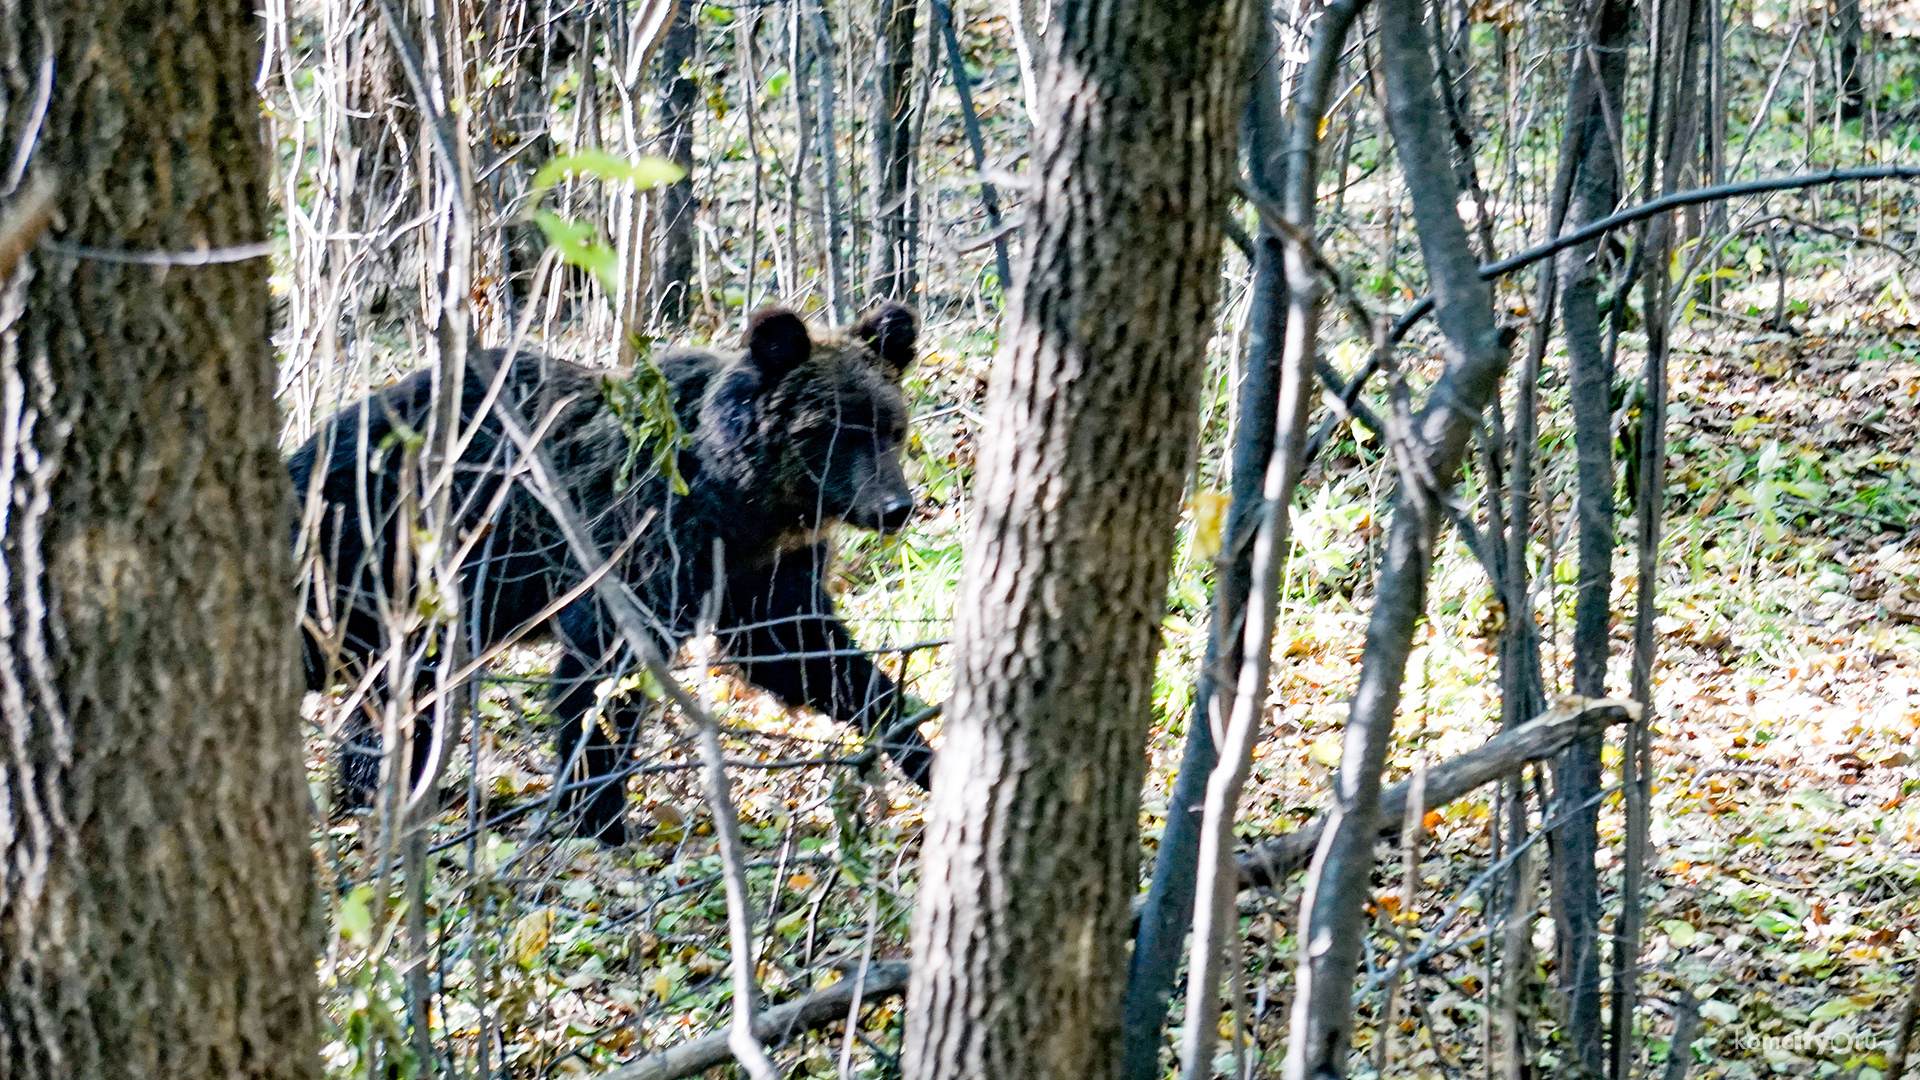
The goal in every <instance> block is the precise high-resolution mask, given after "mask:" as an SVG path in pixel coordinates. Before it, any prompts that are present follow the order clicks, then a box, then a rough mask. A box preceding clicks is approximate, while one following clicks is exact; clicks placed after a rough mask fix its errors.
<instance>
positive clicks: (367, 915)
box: [340, 885, 373, 942]
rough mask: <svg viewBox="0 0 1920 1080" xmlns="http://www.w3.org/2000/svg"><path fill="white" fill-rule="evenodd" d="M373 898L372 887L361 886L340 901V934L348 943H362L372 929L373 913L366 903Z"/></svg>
mask: <svg viewBox="0 0 1920 1080" xmlns="http://www.w3.org/2000/svg"><path fill="white" fill-rule="evenodd" d="M372 898H373V886H371V885H362V886H360V887H359V888H357V889H355V890H353V891H352V892H350V893H348V894H347V895H346V898H345V899H343V900H341V901H340V932H341V933H342V934H345V935H346V937H347V940H348V941H353V942H364V941H366V940H367V933H368V931H370V930H372V929H373V912H372V910H371V909H370V908H369V907H368V906H367V901H369V900H371V899H372Z"/></svg>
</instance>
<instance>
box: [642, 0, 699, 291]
mask: <svg viewBox="0 0 1920 1080" xmlns="http://www.w3.org/2000/svg"><path fill="white" fill-rule="evenodd" d="M698 7H699V5H698V4H695V3H692V2H691V0H683V2H682V3H680V4H679V5H678V6H677V10H675V11H674V13H673V21H672V22H671V23H669V24H668V25H667V32H666V34H665V36H664V37H662V38H661V41H660V53H659V61H658V62H659V65H660V67H659V79H660V85H661V87H662V88H663V93H662V101H661V107H660V149H659V154H660V156H661V157H664V158H666V159H667V160H669V161H671V162H673V163H674V164H675V165H678V166H680V169H681V172H682V173H683V174H684V175H682V176H681V178H680V179H678V180H676V181H674V182H673V183H671V184H668V185H667V186H666V187H663V188H661V189H660V192H659V195H658V196H657V197H658V198H659V200H660V202H659V207H660V261H659V263H658V264H657V265H658V269H657V270H655V271H654V279H653V309H654V311H655V312H656V313H657V314H658V316H659V318H661V319H662V320H664V321H665V322H667V323H668V324H670V325H674V326H679V325H684V324H685V323H686V321H687V319H688V317H689V316H691V315H692V314H693V270H694V267H693V263H694V257H693V243H694V235H693V228H694V201H693V116H694V110H695V109H697V108H699V105H700V84H699V83H698V82H696V81H695V80H694V78H693V77H692V76H691V75H688V74H687V73H686V71H685V67H686V64H687V61H689V60H691V59H693V51H694V46H695V44H696V42H695V40H694V22H693V20H694V14H695V11H696V9H697V8H698Z"/></svg>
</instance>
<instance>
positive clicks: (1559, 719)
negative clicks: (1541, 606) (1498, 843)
mask: <svg viewBox="0 0 1920 1080" xmlns="http://www.w3.org/2000/svg"><path fill="white" fill-rule="evenodd" d="M1639 714H1640V706H1639V705H1638V704H1637V703H1635V702H1631V701H1620V700H1616V699H1614V698H1582V697H1574V696H1573V695H1567V696H1565V697H1562V698H1560V699H1559V700H1558V701H1556V702H1554V704H1553V707H1552V708H1550V709H1548V710H1547V711H1546V712H1544V713H1542V714H1541V715H1539V716H1538V717H1535V718H1534V719H1533V720H1531V721H1528V722H1527V723H1525V724H1522V725H1521V726H1519V727H1517V728H1510V729H1508V730H1506V731H1503V732H1501V733H1500V734H1498V735H1495V736H1494V737H1493V738H1491V739H1488V740H1487V741H1486V742H1485V743H1483V744H1481V745H1480V746H1479V747H1477V748H1475V749H1473V750H1469V751H1467V752H1466V753H1464V754H1461V755H1459V756H1458V757H1454V758H1449V759H1448V760H1446V761H1443V762H1441V763H1440V764H1438V765H1435V766H1433V767H1432V768H1430V769H1428V770H1427V784H1426V796H1425V804H1426V808H1427V809H1428V810H1435V809H1438V808H1440V807H1442V806H1445V805H1446V804H1448V803H1450V802H1452V801H1453V800H1455V799H1458V798H1460V797H1461V796H1463V795H1466V794H1467V793H1469V792H1471V791H1474V790H1475V789H1477V788H1481V787H1484V786H1486V785H1487V784H1491V783H1493V782H1494V781H1495V780H1499V779H1501V778H1502V777H1506V776H1511V775H1513V774H1514V773H1516V772H1519V771H1520V769H1521V767H1522V766H1524V765H1526V764H1527V763H1528V762H1530V761H1540V760H1543V759H1545V758H1550V757H1552V756H1553V755H1555V754H1557V753H1559V752H1560V751H1561V750H1564V749H1566V747H1567V746H1568V745H1569V744H1570V743H1572V742H1573V740H1575V739H1578V738H1580V737H1582V736H1585V735H1591V734H1594V733H1596V732H1600V731H1604V730H1606V729H1607V728H1608V727H1611V726H1612V725H1614V724H1622V723H1626V722H1627V721H1629V720H1632V719H1636V718H1637V717H1638V716H1639ZM1411 790H1412V789H1411V785H1410V784H1409V783H1400V784H1395V785H1394V786H1392V787H1390V788H1387V789H1386V790H1384V791H1382V792H1381V793H1380V815H1379V820H1380V821H1383V822H1387V823H1388V824H1387V825H1386V826H1385V827H1384V828H1383V829H1382V830H1381V833H1380V835H1381V836H1383V837H1386V836H1393V835H1395V834H1397V833H1398V832H1399V829H1400V819H1401V818H1402V817H1403V816H1404V815H1405V813H1406V807H1407V800H1408V797H1409V795H1410V794H1411ZM1326 826H1327V817H1326V816H1322V817H1320V818H1319V819H1317V820H1315V821H1314V822H1313V823H1311V824H1309V825H1306V826H1304V827H1302V828H1301V829H1299V830H1297V831H1295V832H1290V833H1288V834H1286V835H1285V836H1278V837H1275V838H1274V839H1272V840H1268V841H1266V842H1265V843H1263V844H1260V845H1259V846H1257V847H1255V848H1253V849H1252V850H1250V851H1246V852H1243V853H1241V855H1240V856H1239V864H1240V886H1241V887H1242V888H1272V887H1274V886H1276V885H1280V884H1283V883H1285V881H1286V880H1287V878H1289V877H1291V876H1292V875H1293V874H1294V873H1295V872H1297V871H1298V870H1300V869H1301V868H1302V867H1304V866H1306V865H1307V861H1308V860H1309V859H1311V858H1313V852H1314V849H1315V848H1317V847H1318V846H1319V845H1320V835H1321V833H1323V832H1325V831H1326Z"/></svg>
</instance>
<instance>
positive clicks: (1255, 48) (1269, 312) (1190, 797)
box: [1122, 11, 1288, 1080]
mask: <svg viewBox="0 0 1920 1080" xmlns="http://www.w3.org/2000/svg"><path fill="white" fill-rule="evenodd" d="M1272 39H1273V33H1272V24H1271V22H1270V21H1269V20H1268V18H1267V17H1266V13H1265V12H1264V11H1263V12H1261V13H1260V14H1259V15H1258V16H1257V17H1256V18H1255V20H1254V33H1253V35H1252V37H1251V39H1250V41H1249V43H1248V44H1249V48H1248V50H1247V59H1246V68H1247V71H1248V75H1249V89H1250V90H1251V93H1250V94H1249V95H1248V97H1247V103H1246V110H1245V113H1244V115H1243V117H1242V120H1241V142H1242V144H1243V145H1244V147H1245V149H1246V153H1247V162H1248V172H1249V174H1250V176H1251V180H1252V183H1253V184H1254V185H1255V186H1257V187H1259V188H1260V189H1261V190H1262V192H1263V194H1265V195H1266V196H1267V198H1268V199H1269V200H1271V201H1272V202H1274V203H1276V204H1278V203H1282V202H1283V201H1284V199H1285V195H1284V193H1283V192H1284V178H1285V175H1286V158H1285V146H1286V134H1287V126H1286V122H1285V117H1284V115H1283V113H1282V111H1281V101H1280V93H1281V89H1280V71H1279V67H1280V65H1279V64H1277V63H1272V62H1269V57H1271V56H1272V54H1273V46H1272ZM1283 260H1284V253H1283V250H1282V244H1281V240H1280V234H1279V232H1278V231H1277V230H1276V229H1275V227H1274V224H1273V223H1272V222H1265V221H1263V222H1262V223H1261V227H1260V234H1259V237H1258V239H1257V241H1256V242H1255V246H1254V257H1253V295H1252V297H1251V298H1250V300H1249V302H1248V310H1247V356H1246V365H1245V370H1244V373H1243V374H1242V376H1241V380H1240V388H1239V406H1240V407H1239V410H1238V413H1237V417H1238V418H1237V420H1236V421H1235V423H1234V438H1233V458H1232V475H1231V477H1230V479H1229V484H1230V488H1229V490H1230V491H1231V501H1230V502H1229V504H1228V508H1227V528H1226V533H1225V537H1226V539H1225V542H1224V543H1223V544H1222V545H1221V549H1220V556H1219V560H1218V562H1217V565H1216V567H1215V571H1214V584H1213V615H1212V626H1211V629H1210V630H1209V632H1208V634H1207V649H1206V655H1205V657H1204V658H1203V659H1202V660H1201V663H1200V666H1199V668H1198V669H1196V670H1195V671H1194V679H1193V706H1192V708H1191V710H1190V711H1189V712H1188V714H1187V737H1186V742H1185V744H1184V745H1183V746H1182V748H1181V751H1180V755H1181V756H1180V771H1179V774H1178V775H1177V776H1176V777H1175V778H1174V783H1173V790H1172V791H1171V792H1169V793H1168V797H1167V824H1166V829H1165V830H1164V831H1163V832H1162V834H1161V837H1160V849H1159V852H1158V853H1157V854H1156V855H1155V857H1154V863H1153V883H1152V884H1151V885H1150V886H1149V887H1148V890H1147V899H1146V904H1145V906H1144V907H1143V908H1142V909H1141V911H1140V925H1139V928H1138V930H1137V931H1136V932H1135V936H1134V941H1133V956H1132V958H1131V960H1130V962H1129V967H1128V972H1127V994H1126V1001H1125V1004H1124V1006H1123V1012H1122V1020H1123V1026H1124V1028H1125V1029H1126V1040H1127V1043H1126V1064H1125V1067H1124V1075H1125V1076H1126V1077H1127V1078H1128V1080H1156V1078H1158V1077H1159V1076H1160V1075H1161V1074H1162V1071H1163V1070H1162V1069H1161V1067H1160V1048H1161V1044H1162V1043H1163V1042H1164V1041H1165V1040H1164V1035H1165V1029H1166V1023H1167V1004H1168V1002H1169V1001H1170V1000H1171V997H1172V994H1173V988H1174V983H1175V981H1176V979H1177V978H1178V976H1179V971H1180V960H1181V954H1182V952H1183V946H1184V944H1185V942H1186V939H1187V932H1188V930H1189V929H1191V927H1192V924H1193V900H1194V894H1193V888H1194V882H1195V875H1194V870H1195V865H1196V862H1197V860H1198V859H1199V857H1200V811H1201V804H1202V802H1203V800H1204V799H1205V798H1206V793H1207V777H1208V776H1209V775H1210V774H1211V773H1212V772H1213V767H1214V765H1215V763H1216V762H1218V760H1219V752H1218V750H1217V749H1216V747H1215V746H1214V742H1213V728H1212V725H1211V724H1210V723H1209V721H1208V717H1209V713H1210V710H1211V709H1212V707H1213V700H1214V695H1215V693H1216V692H1217V691H1218V690H1220V688H1221V687H1220V675H1221V673H1232V672H1238V671H1239V670H1240V642H1241V635H1240V633H1239V629H1240V626H1241V618H1242V615H1243V613H1244V612H1245V611H1246V606H1247V597H1248V595H1249V594H1250V593H1251V591H1252V589H1253V560H1252V545H1250V544H1242V543H1240V541H1239V538H1241V537H1245V536H1251V535H1253V532H1254V530H1255V528H1256V527H1257V526H1258V523H1259V517H1260V510H1261V500H1260V486H1261V481H1262V480H1263V479H1264V477H1265V472H1266V467H1267V462H1268V460H1269V459H1271V458H1272V457H1273V444H1274V438H1275V425H1276V422H1277V417H1278V411H1279V405H1280V397H1279V391H1280V357H1281V354H1282V352H1283V345H1284V341H1285V338H1286V330H1287V301H1288V296H1287V280H1286V268H1285V266H1284V264H1283ZM1227 677H1228V678H1229V679H1230V678H1231V675H1228V676H1227Z"/></svg>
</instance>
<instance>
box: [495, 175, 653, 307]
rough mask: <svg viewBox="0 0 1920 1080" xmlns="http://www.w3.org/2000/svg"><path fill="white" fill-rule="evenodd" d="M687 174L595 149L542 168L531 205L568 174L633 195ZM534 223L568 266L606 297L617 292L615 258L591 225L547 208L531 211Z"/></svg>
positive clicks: (535, 182)
mask: <svg viewBox="0 0 1920 1080" xmlns="http://www.w3.org/2000/svg"><path fill="white" fill-rule="evenodd" d="M685 175H686V173H685V172H684V171H683V170H682V169H681V168H680V166H678V165H675V164H674V163H673V162H671V161H668V160H666V159H665V158H656V157H639V158H624V157H621V156H620V155H618V154H614V153H610V152H608V151H606V150H602V149H598V148H588V149H584V150H577V151H575V152H573V153H571V154H562V155H560V156H559V157H557V158H554V159H553V160H552V161H549V162H547V163H546V164H545V165H542V166H541V167H540V171H539V172H537V173H535V174H534V176H533V188H532V191H531V193H530V194H531V201H532V202H533V203H535V204H536V205H537V204H538V203H539V201H540V200H541V199H542V198H544V197H545V196H546V194H547V192H548V191H550V190H552V188H553V186H554V185H555V184H557V183H559V182H560V181H561V180H562V179H563V178H565V177H568V176H584V177H587V178H589V179H593V180H599V181H601V182H603V183H609V184H625V185H626V186H628V187H631V188H633V189H634V190H635V191H647V190H650V189H652V188H655V187H658V186H660V185H661V184H671V183H674V182H676V181H678V180H679V179H680V178H681V177H683V176H685ZM533 223H534V224H535V225H538V226H539V227H540V231H541V232H542V233H543V234H545V236H546V238H547V244H548V245H549V246H551V247H552V248H553V249H554V251H555V252H557V253H558V254H559V256H560V259H561V261H562V262H565V263H566V264H567V265H569V266H578V267H580V268H581V269H583V270H586V271H588V272H590V273H592V274H593V276H594V277H596V278H598V279H599V281H600V287H601V288H602V289H604V290H605V292H606V295H607V296H608V297H612V296H613V295H614V294H615V292H616V289H615V284H614V279H613V275H614V271H615V269H616V268H617V267H618V265H619V261H620V260H619V255H618V254H617V253H616V252H615V251H614V250H613V248H612V246H611V245H609V244H608V243H607V242H606V241H605V240H602V239H601V238H600V236H599V229H598V228H597V227H596V226H594V225H593V223H591V222H587V221H580V220H577V219H573V218H565V217H561V216H560V215H559V214H556V213H554V212H553V211H551V210H535V211H534V212H533Z"/></svg>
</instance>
